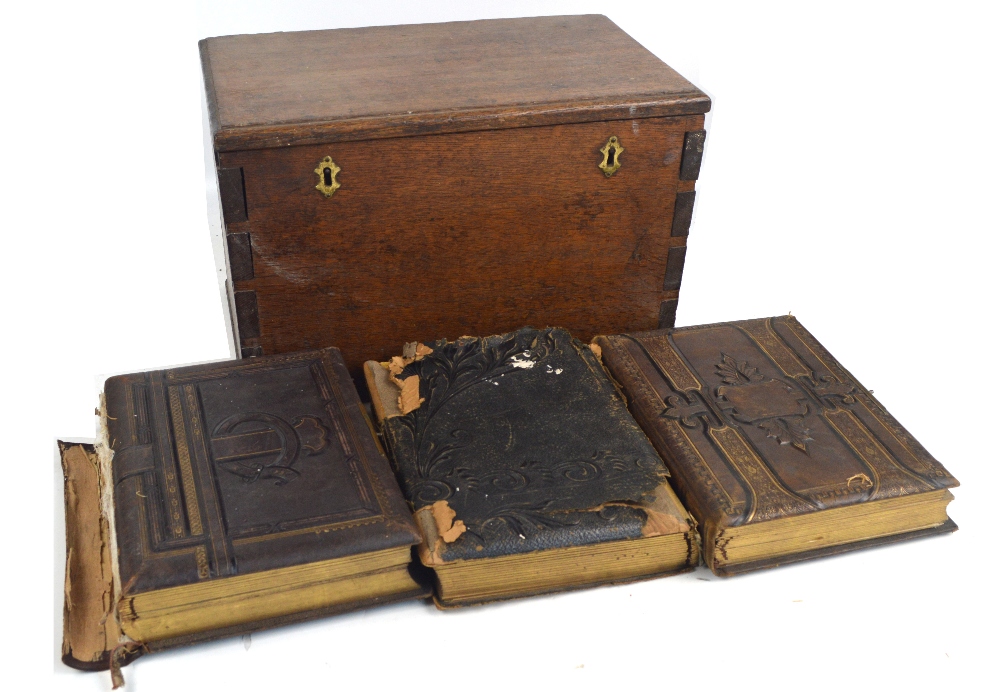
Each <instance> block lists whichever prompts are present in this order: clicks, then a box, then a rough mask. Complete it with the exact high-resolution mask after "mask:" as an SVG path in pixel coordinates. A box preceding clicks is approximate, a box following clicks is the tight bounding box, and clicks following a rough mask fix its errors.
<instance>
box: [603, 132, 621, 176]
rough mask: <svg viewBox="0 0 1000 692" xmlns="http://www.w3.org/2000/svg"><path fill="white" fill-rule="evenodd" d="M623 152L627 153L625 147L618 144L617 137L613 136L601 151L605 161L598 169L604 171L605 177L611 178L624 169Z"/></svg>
mask: <svg viewBox="0 0 1000 692" xmlns="http://www.w3.org/2000/svg"><path fill="white" fill-rule="evenodd" d="M623 151H625V147H623V146H622V145H621V144H619V143H618V138H617V137H615V136H614V135H611V137H610V138H608V143H607V144H605V145H604V147H603V148H602V149H601V153H602V154H604V159H603V160H602V161H601V162H600V163H599V164H597V167H598V168H600V169H601V170H602V171H604V175H605V177H607V178H610V177H611V176H613V175H614V174H615V171H617V170H618V169H619V168H621V167H622V152H623Z"/></svg>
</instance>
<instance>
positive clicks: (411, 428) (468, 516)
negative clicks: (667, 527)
mask: <svg viewBox="0 0 1000 692" xmlns="http://www.w3.org/2000/svg"><path fill="white" fill-rule="evenodd" d="M428 345H429V346H431V347H432V348H433V352H432V353H430V354H429V355H426V356H424V357H422V358H421V359H420V360H417V361H415V362H412V363H410V364H409V365H407V366H406V368H405V369H404V370H403V371H402V374H401V375H400V378H402V379H405V378H407V377H411V376H413V375H417V376H419V378H420V379H419V392H420V397H421V398H422V399H423V401H422V402H421V404H420V406H419V407H418V408H416V409H415V410H413V411H410V412H409V413H407V414H405V415H396V416H392V417H388V418H386V419H385V422H384V425H385V427H384V433H385V437H386V439H387V441H388V444H389V446H390V451H391V456H392V458H393V460H394V462H395V464H396V466H397V470H398V473H399V477H400V479H401V482H402V485H403V489H404V493H405V494H406V497H407V499H409V501H410V503H411V505H412V506H413V508H414V510H418V511H419V510H420V509H421V508H424V507H428V506H431V505H433V504H434V503H439V502H442V501H443V502H447V504H448V507H450V509H451V510H453V511H454V512H455V517H454V518H455V523H456V525H457V524H458V523H459V522H461V523H462V524H463V525H464V528H465V530H464V532H463V533H461V534H460V535H458V536H457V538H455V539H453V540H451V541H449V542H442V541H438V544H437V546H430V547H431V549H432V550H433V553H434V560H435V561H438V560H439V561H443V562H450V561H455V560H476V559H481V558H488V557H498V556H503V555H514V554H519V553H529V552H534V551H540V550H547V549H551V548H562V547H569V546H579V545H586V544H594V543H600V542H604V541H618V540H622V539H630V538H640V537H642V536H644V535H647V534H648V531H647V532H646V533H644V531H643V529H644V526H646V524H647V522H648V521H649V515H650V507H651V506H652V505H653V504H654V503H655V497H654V495H655V494H656V493H657V492H658V489H659V488H660V487H661V486H663V487H664V488H665V489H666V490H667V492H668V493H669V488H667V487H666V477H667V473H668V472H667V469H666V468H665V467H664V465H663V462H662V461H661V459H660V458H659V456H658V455H657V453H656V450H654V449H653V447H652V445H651V444H650V443H649V440H647V439H646V436H645V435H644V434H643V432H642V430H640V428H639V426H638V425H637V424H636V423H635V421H634V420H633V419H632V417H631V416H630V415H629V413H628V411H627V409H626V407H625V405H624V403H623V401H622V400H621V398H620V396H619V395H618V393H617V392H616V390H615V388H614V385H613V384H612V382H611V381H610V380H609V379H608V378H607V376H606V375H605V373H604V371H603V370H602V368H601V365H600V363H599V362H598V361H597V359H596V358H595V356H594V354H593V353H592V351H591V349H590V348H589V347H587V346H586V345H584V344H581V343H580V342H579V341H576V340H575V339H573V338H572V337H571V336H570V334H569V333H568V332H566V331H565V330H562V329H546V330H535V329H530V328H525V329H521V330H519V331H517V332H513V333H510V334H504V335H499V336H491V337H487V338H472V337H463V338H461V339H458V340H457V341H454V342H450V343H449V342H444V341H439V342H437V343H435V344H428ZM669 498H670V501H671V504H670V511H671V512H672V514H671V517H672V519H673V520H674V525H675V526H683V530H684V531H686V530H688V523H687V521H688V519H687V513H686V512H685V511H684V509H683V508H682V507H681V506H680V504H679V502H677V500H676V498H675V497H674V496H673V493H669ZM678 530H681V529H678ZM446 540H447V539H446ZM422 557H423V553H422Z"/></svg>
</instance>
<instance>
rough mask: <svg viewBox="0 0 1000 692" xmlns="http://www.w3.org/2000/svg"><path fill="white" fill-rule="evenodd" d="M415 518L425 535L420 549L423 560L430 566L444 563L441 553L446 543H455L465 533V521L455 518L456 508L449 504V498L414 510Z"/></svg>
mask: <svg viewBox="0 0 1000 692" xmlns="http://www.w3.org/2000/svg"><path fill="white" fill-rule="evenodd" d="M413 518H414V519H416V521H417V525H418V526H419V527H420V530H421V532H422V533H423V535H424V542H423V543H422V544H421V545H420V548H419V549H418V552H419V554H420V560H421V562H423V563H424V564H425V565H427V566H428V567H429V566H431V565H441V564H444V562H445V560H444V559H443V558H442V557H441V553H442V552H443V551H444V548H445V545H446V544H448V543H454V542H455V541H456V540H458V538H459V536H461V535H462V534H463V533H465V531H466V526H465V522H463V521H462V520H461V519H458V520H456V519H455V510H453V509H452V508H451V507H449V506H448V501H447V500H438V501H437V502H435V503H434V504H432V505H427V506H425V507H421V508H420V509H418V510H417V511H416V512H414V514H413Z"/></svg>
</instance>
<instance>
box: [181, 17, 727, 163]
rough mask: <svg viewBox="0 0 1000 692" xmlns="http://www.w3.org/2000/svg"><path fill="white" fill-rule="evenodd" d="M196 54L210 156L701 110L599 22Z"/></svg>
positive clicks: (444, 29) (208, 49) (516, 22)
mask: <svg viewBox="0 0 1000 692" xmlns="http://www.w3.org/2000/svg"><path fill="white" fill-rule="evenodd" d="M200 48H201V59H202V67H203V70H204V73H205V84H206V90H207V93H208V106H209V113H210V117H211V121H212V134H213V140H214V145H215V148H216V150H217V151H239V150H244V149H262V148H271V147H282V146H290V145H296V144H319V143H325V142H333V141H344V140H359V139H370V138H383V137H400V136H408V135H416V134H430V133H444V132H463V131H472V130H492V129H501V128H510V127H525V126H530V125H554V124H560V123H574V122H591V121H597V120H621V119H631V118H643V117H657V116H669V115H688V114H696V113H705V112H707V111H708V110H709V108H710V105H711V104H710V101H709V98H708V96H706V95H705V94H704V93H703V92H701V91H700V90H699V89H698V88H697V87H695V86H694V85H693V84H691V83H690V82H688V81H687V80H686V79H684V78H683V77H681V76H680V75H679V74H677V73H676V72H675V71H674V70H672V69H671V68H670V67H668V66H667V65H666V64H664V63H663V62H662V61H660V60H659V59H658V58H657V57H656V56H654V55H653V54H652V53H650V52H649V51H647V50H646V49H645V48H643V47H642V46H641V45H639V44H638V43H637V42H636V41H635V40H634V39H632V38H631V37H630V36H628V34H626V33H625V32H623V31H622V30H621V29H619V28H618V27H617V26H616V25H615V24H614V23H613V22H612V21H611V20H609V19H608V18H607V17H604V16H601V15H582V16H564V17H532V18H525V19H489V20H481V21H473V22H448V23H443V24H420V25H412V26H379V27H368V28H362V29H334V30H327V31H299V32H286V33H273V34H254V35H241V36H220V37H216V38H208V39H205V40H203V41H201V43H200Z"/></svg>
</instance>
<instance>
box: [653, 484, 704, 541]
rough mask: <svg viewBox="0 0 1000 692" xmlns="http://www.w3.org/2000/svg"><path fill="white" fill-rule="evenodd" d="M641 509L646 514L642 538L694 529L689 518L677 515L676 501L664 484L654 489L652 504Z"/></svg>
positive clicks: (686, 531)
mask: <svg viewBox="0 0 1000 692" xmlns="http://www.w3.org/2000/svg"><path fill="white" fill-rule="evenodd" d="M642 509H643V510H644V511H645V512H646V523H645V524H643V526H642V535H643V536H647V537H648V536H666V535H668V534H672V533H688V532H689V531H692V530H693V529H694V525H693V524H692V520H691V518H690V516H687V515H686V513H685V514H679V513H678V505H677V501H676V500H675V499H674V496H673V492H672V491H671V490H670V488H669V486H668V485H667V484H666V483H664V484H662V485H658V486H657V487H656V490H654V491H653V501H652V503H649V504H646V505H645V506H643V508H642Z"/></svg>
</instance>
